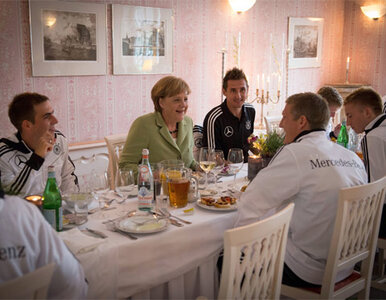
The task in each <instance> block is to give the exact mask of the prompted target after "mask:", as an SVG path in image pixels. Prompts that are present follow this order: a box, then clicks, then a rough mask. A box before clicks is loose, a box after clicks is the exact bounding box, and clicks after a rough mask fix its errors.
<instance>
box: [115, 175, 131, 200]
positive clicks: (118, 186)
mask: <svg viewBox="0 0 386 300" xmlns="http://www.w3.org/2000/svg"><path fill="white" fill-rule="evenodd" d="M134 184H135V181H134V175H133V170H125V169H118V170H117V176H115V191H116V192H117V194H118V195H119V196H122V198H124V199H127V198H128V197H129V193H130V192H131V191H132V190H133V189H134V187H135V186H134Z"/></svg>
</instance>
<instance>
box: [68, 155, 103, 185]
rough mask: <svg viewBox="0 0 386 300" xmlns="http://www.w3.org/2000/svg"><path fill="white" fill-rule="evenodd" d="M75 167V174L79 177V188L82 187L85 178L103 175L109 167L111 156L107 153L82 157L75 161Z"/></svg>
mask: <svg viewBox="0 0 386 300" xmlns="http://www.w3.org/2000/svg"><path fill="white" fill-rule="evenodd" d="M73 163H74V165H75V174H76V176H77V177H78V182H79V186H80V187H82V186H83V185H84V184H85V182H82V180H83V179H84V178H86V179H89V180H90V179H91V175H93V174H103V173H105V172H107V170H108V167H109V155H108V154H106V153H97V154H93V155H92V156H89V157H85V156H81V157H79V158H77V159H74V160H73Z"/></svg>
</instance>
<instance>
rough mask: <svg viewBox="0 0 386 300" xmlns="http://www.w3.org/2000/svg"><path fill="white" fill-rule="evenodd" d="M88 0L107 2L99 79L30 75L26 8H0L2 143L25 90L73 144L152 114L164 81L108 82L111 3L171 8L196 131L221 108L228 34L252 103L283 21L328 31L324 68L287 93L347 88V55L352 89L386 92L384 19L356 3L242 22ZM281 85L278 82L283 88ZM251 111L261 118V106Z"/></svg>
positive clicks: (162, 1) (264, 13)
mask: <svg viewBox="0 0 386 300" xmlns="http://www.w3.org/2000/svg"><path fill="white" fill-rule="evenodd" d="M83 2H86V1H83ZM88 2H99V3H106V4H107V15H108V30H107V33H108V34H107V36H108V41H107V45H106V46H107V47H108V53H109V57H108V74H107V75H105V76H81V77H80V76H79V77H76V76H73V77H32V75H31V74H32V72H31V51H30V37H29V19H28V2H27V1H20V0H17V1H16V0H11V1H4V0H2V1H0V30H1V34H0V44H1V46H0V78H1V84H0V94H1V98H0V102H1V105H0V118H1V119H3V120H4V121H3V122H2V126H1V128H0V136H5V135H9V134H10V133H12V132H13V131H14V129H13V127H12V125H11V124H10V122H9V121H8V116H7V105H8V103H9V102H10V100H11V99H12V97H13V96H14V95H15V94H17V93H20V92H23V91H36V92H39V93H42V94H45V95H47V96H49V97H50V99H51V100H52V102H53V104H54V107H55V113H56V115H57V117H58V119H59V124H58V128H59V129H60V130H62V131H63V133H64V134H65V135H66V136H68V138H69V140H70V141H71V142H81V141H92V140H98V139H102V138H103V136H105V135H108V134H113V133H121V132H127V131H128V129H129V128H130V124H131V123H132V121H133V120H134V119H135V118H137V117H138V116H140V115H142V114H144V113H147V112H151V111H152V110H153V105H152V102H151V99H150V90H151V88H152V86H153V85H154V83H155V82H156V81H157V80H158V79H159V78H161V77H162V75H142V76H141V75H126V76H115V75H112V54H111V53H112V52H111V4H116V3H119V4H129V5H141V6H150V7H163V8H172V9H173V14H174V16H175V25H174V30H173V39H174V41H173V45H174V59H173V60H174V72H173V74H174V75H176V76H179V77H182V78H184V79H185V80H186V81H187V82H188V83H189V85H190V87H191V89H192V94H191V96H190V108H189V111H188V114H189V115H190V116H191V117H192V118H193V120H194V121H195V123H202V120H203V118H204V116H205V114H206V113H207V111H209V109H210V108H212V107H213V106H215V105H217V104H219V103H220V86H221V55H220V54H219V53H218V52H219V51H220V50H221V48H223V47H226V48H227V50H228V53H229V54H228V55H227V56H226V66H225V67H226V69H228V68H231V67H233V66H234V65H235V60H234V58H233V57H232V55H231V54H230V53H231V52H232V50H233V48H232V46H233V36H238V34H239V32H241V55H240V57H241V62H240V65H241V67H242V68H243V69H244V71H245V72H246V74H247V75H248V76H249V80H250V99H253V98H254V95H253V94H254V90H255V88H256V77H257V74H259V73H263V72H264V73H267V72H268V69H269V63H268V61H269V56H270V54H269V52H270V35H271V34H272V40H273V43H274V45H275V48H276V50H277V52H278V53H279V56H280V55H281V51H282V39H283V34H284V35H285V40H286V39H287V38H286V36H287V26H288V17H289V16H291V17H310V16H312V17H321V18H324V19H325V23H324V34H323V54H322V67H320V68H308V69H291V70H289V72H288V95H291V94H293V93H296V92H301V91H315V90H317V89H318V88H319V87H320V86H322V85H324V84H325V83H341V82H343V81H344V76H345V63H344V61H345V58H346V57H347V55H349V56H350V57H352V63H351V73H350V74H351V76H350V79H351V80H352V81H355V82H361V83H370V84H371V85H372V86H374V87H375V88H376V89H378V90H379V91H380V92H381V94H385V93H386V76H385V75H386V74H385V72H386V65H385V64H386V56H385V52H386V45H385V43H386V34H385V18H382V19H380V20H378V21H377V22H374V21H372V20H368V19H367V18H365V17H364V16H363V15H362V14H361V13H360V9H359V4H358V2H356V1H347V0H346V1H344V0H325V1H322V0H291V1H284V0H259V1H257V3H256V4H255V6H254V7H253V8H252V9H251V10H249V11H248V12H246V13H243V14H241V15H237V14H235V13H234V12H232V11H231V9H230V6H229V4H228V1H227V0H211V1H208V0H136V1H134V0H121V1H115V0H113V1H102V0H101V1H96V0H89V1H88ZM226 36H227V38H226ZM347 45H348V46H347ZM279 61H281V59H279ZM354 73H355V74H354ZM285 86H286V85H285V83H283V86H282V89H283V88H285ZM283 94H284V95H285V92H283ZM283 102H284V99H282V100H281V101H280V102H279V104H278V105H273V104H269V105H268V106H266V107H265V111H267V110H268V111H269V112H270V114H280V112H281V109H282V107H283ZM255 105H256V104H255ZM256 109H257V113H258V116H259V115H260V106H257V105H256ZM257 121H259V120H257Z"/></svg>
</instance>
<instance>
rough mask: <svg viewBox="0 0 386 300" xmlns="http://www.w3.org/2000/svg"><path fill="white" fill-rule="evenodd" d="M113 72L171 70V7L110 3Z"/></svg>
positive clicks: (157, 72)
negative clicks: (111, 6) (111, 5)
mask: <svg viewBox="0 0 386 300" xmlns="http://www.w3.org/2000/svg"><path fill="white" fill-rule="evenodd" d="M112 15H113V22H112V23H113V29H112V30H113V63H114V66H113V73H114V74H118V75H119V74H168V73H172V72H173V23H172V10H171V9H165V8H153V7H141V6H128V5H119V4H113V9H112Z"/></svg>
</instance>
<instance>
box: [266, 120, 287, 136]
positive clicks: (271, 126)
mask: <svg viewBox="0 0 386 300" xmlns="http://www.w3.org/2000/svg"><path fill="white" fill-rule="evenodd" d="M281 118H282V117H281V116H266V117H264V122H265V128H266V129H267V134H269V133H271V132H272V131H274V130H276V131H277V132H278V133H281V132H282V131H283V130H282V128H280V127H279V124H280V121H281Z"/></svg>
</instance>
